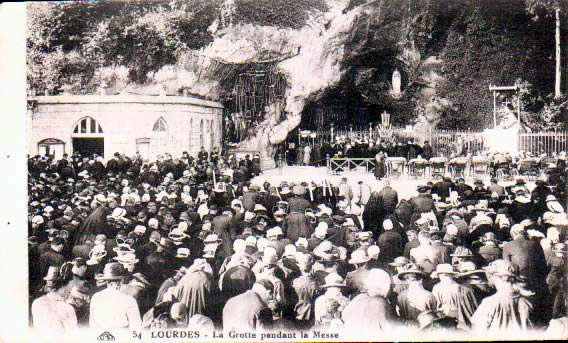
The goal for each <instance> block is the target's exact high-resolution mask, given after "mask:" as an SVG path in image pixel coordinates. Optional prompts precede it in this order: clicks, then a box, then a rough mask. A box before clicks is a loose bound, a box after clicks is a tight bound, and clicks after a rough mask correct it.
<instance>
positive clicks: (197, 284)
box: [173, 259, 213, 318]
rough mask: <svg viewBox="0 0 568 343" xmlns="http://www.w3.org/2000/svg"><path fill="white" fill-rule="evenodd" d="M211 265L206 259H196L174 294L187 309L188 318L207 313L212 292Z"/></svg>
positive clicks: (180, 280) (178, 283)
mask: <svg viewBox="0 0 568 343" xmlns="http://www.w3.org/2000/svg"><path fill="white" fill-rule="evenodd" d="M211 272H212V270H211V266H209V265H208V264H207V262H206V261H205V260H204V259H196V260H195V261H194V262H193V265H192V266H191V267H189V268H188V269H187V270H186V271H185V274H184V275H183V276H182V277H181V278H180V279H179V281H178V282H177V285H176V286H175V288H174V290H173V294H174V296H175V297H176V299H178V300H179V301H180V302H181V303H183V304H184V305H185V307H186V309H187V316H188V318H190V317H192V316H194V315H196V314H206V312H205V311H206V310H207V305H208V304H207V302H208V301H207V300H208V298H209V296H210V295H211V293H212V289H213V286H212V280H211Z"/></svg>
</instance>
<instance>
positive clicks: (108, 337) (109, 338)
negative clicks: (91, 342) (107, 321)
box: [97, 331, 114, 342]
mask: <svg viewBox="0 0 568 343" xmlns="http://www.w3.org/2000/svg"><path fill="white" fill-rule="evenodd" d="M97 341H102V342H110V341H114V336H113V335H111V333H110V332H108V331H105V332H103V333H101V334H100V335H99V337H97Z"/></svg>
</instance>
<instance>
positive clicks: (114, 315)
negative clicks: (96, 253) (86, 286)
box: [89, 262, 142, 330]
mask: <svg viewBox="0 0 568 343" xmlns="http://www.w3.org/2000/svg"><path fill="white" fill-rule="evenodd" d="M125 277H126V270H125V269H124V267H123V266H122V265H121V264H120V263H118V262H111V263H107V264H106V265H105V268H104V270H103V274H102V275H97V276H96V279H97V280H99V281H104V282H105V283H106V288H104V289H103V290H101V291H99V292H97V293H95V294H94V295H93V298H92V299H91V307H90V318H89V324H90V325H89V326H90V327H91V328H101V329H112V328H117V329H118V328H122V329H126V328H128V329H130V330H135V329H139V328H140V327H141V326H142V319H141V318H140V310H139V309H138V304H137V303H136V299H134V297H132V296H130V295H127V294H124V293H122V292H121V291H120V286H121V284H122V281H123V279H124V278H125Z"/></svg>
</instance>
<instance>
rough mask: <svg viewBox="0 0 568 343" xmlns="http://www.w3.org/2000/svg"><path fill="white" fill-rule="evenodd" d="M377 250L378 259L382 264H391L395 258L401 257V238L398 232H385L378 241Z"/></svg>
mask: <svg viewBox="0 0 568 343" xmlns="http://www.w3.org/2000/svg"><path fill="white" fill-rule="evenodd" d="M377 243H378V245H379V248H381V253H380V255H379V259H380V260H381V261H384V262H392V261H393V260H394V259H395V257H397V256H402V253H403V247H402V236H401V235H400V234H399V233H398V232H394V231H392V230H391V231H385V232H383V233H382V234H381V235H380V236H379V239H378V242H377Z"/></svg>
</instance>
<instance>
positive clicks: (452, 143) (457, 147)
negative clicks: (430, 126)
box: [430, 130, 485, 158]
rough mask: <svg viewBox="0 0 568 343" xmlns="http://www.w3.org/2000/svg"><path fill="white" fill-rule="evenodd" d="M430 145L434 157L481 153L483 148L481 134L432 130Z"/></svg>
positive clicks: (483, 140)
mask: <svg viewBox="0 0 568 343" xmlns="http://www.w3.org/2000/svg"><path fill="white" fill-rule="evenodd" d="M430 144H431V145H432V151H433V152H434V156H440V157H446V158H448V157H450V156H452V155H462V154H467V153H471V154H473V155H475V154H477V153H479V152H482V151H483V150H484V148H485V139H484V136H483V132H474V131H448V130H432V131H431V132H430Z"/></svg>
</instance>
